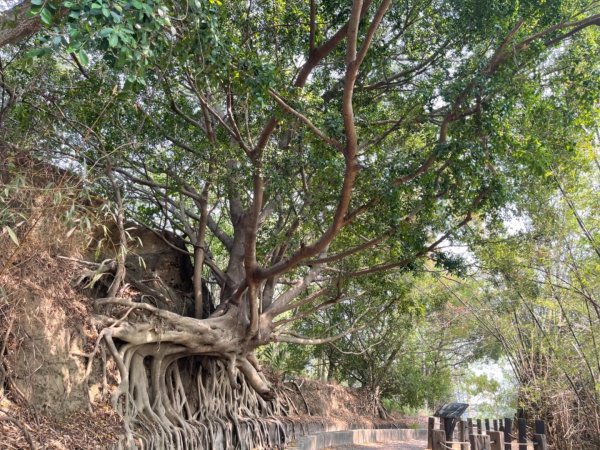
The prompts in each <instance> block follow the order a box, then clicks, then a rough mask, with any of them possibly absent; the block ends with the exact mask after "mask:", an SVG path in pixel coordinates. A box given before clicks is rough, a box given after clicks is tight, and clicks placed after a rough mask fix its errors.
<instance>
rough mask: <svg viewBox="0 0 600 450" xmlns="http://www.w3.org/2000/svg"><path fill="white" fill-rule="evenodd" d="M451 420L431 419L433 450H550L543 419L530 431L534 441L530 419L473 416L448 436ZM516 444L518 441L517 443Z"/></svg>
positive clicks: (430, 446)
mask: <svg viewBox="0 0 600 450" xmlns="http://www.w3.org/2000/svg"><path fill="white" fill-rule="evenodd" d="M447 420H456V419H443V418H440V419H439V424H437V425H438V426H437V427H436V422H437V421H438V419H437V418H435V417H430V418H429V424H428V440H427V448H428V449H429V450H447V449H459V450H512V449H515V450H516V449H518V450H528V449H531V448H532V447H531V445H533V450H548V444H547V442H546V430H545V424H544V421H543V420H536V421H535V425H534V428H533V430H531V432H530V433H529V434H530V436H531V438H532V440H531V441H528V437H527V435H528V432H527V421H526V420H525V419H517V420H516V421H514V420H513V419H493V420H491V421H490V419H485V420H483V421H482V420H481V419H477V420H476V421H473V419H467V420H460V421H456V425H457V426H456V428H455V430H454V432H453V433H452V435H450V436H446V431H445V430H446V429H447V427H446V424H445V421H447ZM513 443H514V444H516V445H514V446H513Z"/></svg>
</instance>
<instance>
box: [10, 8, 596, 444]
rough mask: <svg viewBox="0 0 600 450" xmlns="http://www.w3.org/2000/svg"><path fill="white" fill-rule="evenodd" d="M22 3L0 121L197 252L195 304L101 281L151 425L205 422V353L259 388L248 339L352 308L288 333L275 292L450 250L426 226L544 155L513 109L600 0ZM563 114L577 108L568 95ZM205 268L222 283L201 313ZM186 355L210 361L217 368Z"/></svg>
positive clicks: (248, 393) (158, 430)
mask: <svg viewBox="0 0 600 450" xmlns="http://www.w3.org/2000/svg"><path fill="white" fill-rule="evenodd" d="M32 4H33V5H34V6H35V8H33V11H34V13H35V14H38V15H39V18H40V20H41V22H42V23H43V24H44V25H45V29H44V32H43V33H42V34H41V35H40V44H38V45H37V46H34V48H30V50H29V52H28V53H27V55H28V57H29V58H18V59H17V60H14V61H13V62H12V63H11V65H10V66H8V67H3V79H4V80H5V81H3V84H4V85H5V86H13V85H21V84H22V81H23V80H24V79H25V80H28V82H29V83H30V84H29V85H28V86H30V89H29V90H28V92H24V93H23V101H22V102H21V103H19V104H18V106H14V107H13V111H12V114H11V116H10V117H9V118H8V119H7V120H8V121H9V122H8V123H9V125H8V126H7V125H5V127H6V130H8V131H7V133H6V138H5V139H12V140H14V141H15V142H17V140H20V142H21V145H27V146H30V145H31V144H32V143H34V142H35V144H36V147H37V148H39V152H40V154H42V153H45V155H46V157H47V155H48V154H52V153H53V152H54V155H55V156H56V155H57V154H58V157H59V158H61V160H62V161H63V162H64V161H65V158H71V160H72V161H74V162H75V164H76V165H78V166H79V167H83V166H85V167H87V168H96V169H98V168H101V170H102V171H104V172H106V173H107V176H108V178H109V179H110V180H111V182H110V183H106V191H108V192H123V193H124V200H123V202H121V203H123V205H122V207H121V208H120V211H121V212H122V213H125V212H127V214H129V215H131V216H137V217H139V218H140V219H141V220H145V221H146V222H149V223H152V224H154V225H155V226H156V225H162V226H163V227H166V228H169V229H172V230H176V231H177V232H179V233H181V234H182V235H183V236H184V237H185V239H186V242H187V245H188V249H189V253H190V257H191V258H192V259H193V261H194V264H195V274H194V286H195V292H194V296H195V302H196V317H195V318H192V317H181V316H179V315H176V314H173V313H170V312H168V311H163V310H159V309H157V308H155V307H153V306H151V305H149V304H147V303H135V302H131V301H129V300H125V299H123V298H120V297H118V295H117V296H111V297H108V298H105V299H102V300H100V301H98V305H99V306H109V305H110V306H119V307H122V308H123V314H121V315H115V316H109V315H107V316H105V317H104V318H103V320H104V324H105V325H106V328H105V329H104V331H103V337H104V340H105V341H106V344H107V346H108V348H109V350H110V351H111V352H112V355H113V357H114V358H115V360H116V361H117V364H118V367H119V370H120V372H121V377H122V382H121V388H120V391H119V395H117V396H116V398H115V404H118V403H119V402H120V401H123V402H124V406H123V408H124V409H123V410H124V411H125V412H126V413H127V414H128V417H130V418H131V419H132V420H134V421H135V422H134V423H136V424H138V425H139V426H141V427H142V428H144V429H145V430H146V432H147V433H149V434H150V435H152V436H154V437H153V438H150V440H149V442H150V443H152V444H149V445H156V446H159V447H160V446H163V447H169V448H177V447H178V446H181V439H183V438H185V439H189V440H198V441H201V440H202V439H205V438H206V436H207V435H209V434H210V433H208V432H205V431H203V428H201V427H195V428H192V427H190V426H189V425H186V423H188V422H190V423H194V421H199V418H202V419H204V418H205V417H206V416H205V413H204V412H200V410H199V409H197V408H198V407H199V406H198V405H201V404H202V403H204V404H205V406H206V403H207V402H208V400H206V399H205V397H204V396H205V395H206V392H207V389H208V388H207V387H206V386H205V385H202V384H196V385H195V384H194V383H193V382H191V380H192V379H193V378H192V376H190V375H189V374H190V373H192V372H193V373H197V372H198V371H200V372H201V371H202V370H203V369H202V367H204V368H205V369H204V370H205V372H204V373H210V374H211V375H212V376H214V377H217V378H218V379H220V378H226V379H228V380H229V385H228V386H229V387H227V386H225V385H222V384H219V386H221V387H220V389H222V392H223V393H224V394H223V395H228V396H231V397H233V396H234V394H233V393H232V392H238V391H237V389H238V388H239V389H241V391H239V392H241V393H242V394H240V396H241V397H242V400H240V401H243V402H245V405H246V406H247V407H248V408H250V406H248V405H252V407H257V405H259V404H260V405H263V406H262V407H263V408H266V406H264V405H265V403H264V401H265V400H271V399H273V397H274V391H273V389H272V387H271V386H270V385H269V384H268V383H267V381H266V379H265V378H264V376H262V374H261V372H260V367H259V364H258V362H257V360H256V358H255V356H254V351H255V350H256V349H257V348H258V347H259V346H262V345H265V344H267V343H271V342H287V343H297V344H320V343H326V342H329V341H334V340H336V339H339V338H341V337H343V336H345V335H346V334H348V333H349V332H352V331H354V330H355V329H356V328H355V327H350V328H349V329H346V330H343V331H341V332H339V333H336V334H334V335H327V336H314V335H311V336H299V335H297V334H295V333H294V332H292V331H290V329H289V326H290V324H291V322H290V321H289V320H287V319H286V318H285V317H288V316H286V314H290V312H292V311H297V310H298V308H303V307H304V308H308V312H311V311H313V312H314V311H318V310H320V309H322V308H325V307H327V306H328V305H331V304H340V303H342V302H344V300H345V299H347V298H348V295H351V296H355V295H358V296H359V297H360V298H361V299H363V300H361V301H363V302H365V304H368V303H369V296H370V294H369V291H368V288H369V284H370V283H371V284H372V283H374V281H373V280H377V277H378V276H379V275H380V274H386V273H390V272H398V271H403V270H411V269H414V268H416V267H418V266H419V264H422V262H421V260H422V259H423V258H424V257H429V258H431V259H434V260H435V261H436V262H437V263H438V264H440V265H442V266H446V267H452V265H453V264H454V261H453V258H451V257H449V256H448V255H446V254H444V252H443V251H442V250H441V249H440V248H439V247H440V244H442V243H443V242H444V241H446V240H448V239H452V238H457V237H460V234H461V232H462V230H463V229H464V226H465V225H466V224H467V223H469V222H471V221H472V220H473V218H474V217H476V216H479V215H481V216H483V217H487V216H488V215H490V214H492V213H493V212H494V211H497V210H498V208H499V207H500V206H501V205H503V204H504V203H506V202H507V201H509V200H510V199H512V198H513V197H514V195H516V192H517V188H518V183H517V181H518V180H519V179H520V177H521V176H522V173H523V171H526V172H528V173H530V174H531V175H532V176H533V175H537V174H539V173H540V171H541V172H542V173H544V169H545V167H544V164H543V162H542V163H540V158H539V155H540V151H541V150H540V149H539V148H538V147H536V146H535V145H534V142H532V141H531V140H527V139H525V140H522V139H520V138H519V136H517V135H516V134H515V133H513V132H512V130H511V129H507V128H505V125H506V124H510V123H511V122H513V121H515V120H518V118H520V117H522V116H523V115H527V114H530V113H531V111H529V110H528V107H529V106H530V105H532V104H535V103H536V101H537V100H538V99H540V98H543V97H544V96H545V95H546V92H545V84H546V83H547V82H548V80H551V79H553V78H554V77H558V76H560V75H562V74H563V73H564V71H565V70H569V66H567V67H563V66H561V64H560V62H561V61H564V59H565V58H566V57H567V56H569V55H576V57H578V58H580V59H582V60H585V61H586V63H587V64H588V65H589V67H590V68H592V69H593V70H595V69H597V63H598V59H597V54H598V52H594V51H593V45H592V44H591V43H592V42H593V41H594V39H596V38H597V30H596V29H595V25H598V24H600V15H599V14H598V7H597V5H596V3H595V2H591V3H590V2H577V1H575V2H559V1H552V2H546V3H544V5H543V6H542V5H538V4H537V3H534V2H533V3H532V2H528V3H527V4H525V5H521V4H519V3H511V2H496V3H494V4H493V5H486V6H485V7H483V6H482V5H481V4H480V2H479V1H474V0H472V1H469V0H466V1H461V2H455V1H452V2H448V1H427V0H425V1H423V0H415V1H408V2H392V1H391V0H382V1H380V2H374V1H371V0H364V1H361V0H355V1H353V2H349V3H344V2H336V1H333V2H331V1H325V2H316V1H310V2H307V3H302V4H297V3H293V2H278V1H277V2H272V1H257V2H250V3H247V4H246V3H244V4H241V3H240V4H227V5H225V4H221V3H220V2H218V1H217V0H208V1H202V0H199V1H194V2H189V3H180V2H151V1H146V2H144V1H137V0H133V1H125V0H120V1H116V2H110V3H109V2H102V1H97V0H96V1H93V2H92V1H83V2H62V3H60V2H38V1H36V2H32ZM28 45H31V44H23V48H24V49H25V48H27V46H28ZM51 48H58V49H62V50H63V51H64V52H66V54H68V55H70V58H69V59H66V58H64V59H60V56H52V55H50V54H48V53H49V49H51ZM62 54H65V53H62ZM59 55H60V54H59ZM69 64H72V66H71V67H72V68H73V70H70V69H69ZM40 67H43V68H46V70H41V72H36V71H35V70H36V68H40ZM48 68H51V69H48ZM33 73H38V74H40V75H39V76H38V78H33V79H32V78H30V76H29V74H33ZM591 73H593V72H591ZM591 77H592V75H591V74H590V75H589V76H585V74H583V75H581V76H580V77H579V78H578V79H577V80H575V83H577V85H578V86H586V83H590V80H591ZM582 89H583V88H582ZM5 90H6V89H5ZM594 101H595V100H594V96H593V95H592V96H591V98H590V97H586V96H583V95H582V96H581V97H578V98H575V99H572V102H573V105H574V106H575V107H576V108H578V109H579V110H581V111H588V110H591V109H592V108H593V107H594V105H593V102H594ZM538 113H539V115H540V120H543V117H545V116H546V115H550V114H552V111H551V110H541V111H538ZM577 120H583V122H586V121H589V120H591V119H590V118H587V119H581V117H579V116H578V117H573V116H571V117H565V121H567V122H574V121H577ZM548 133H553V130H548ZM122 241H123V240H122ZM122 244H123V245H125V244H126V243H125V242H122ZM119 265H122V261H121V262H120V264H119ZM202 278H205V279H208V280H209V281H210V282H211V283H212V285H213V286H214V296H215V298H218V299H219V305H218V308H217V310H216V311H215V312H214V313H213V314H212V315H211V316H210V317H204V318H203V315H202V313H201V311H202V310H203V305H204V303H205V302H206V301H207V299H206V298H204V296H203V294H202V289H201V285H202V283H201V280H202ZM375 282H376V281H375ZM117 294H118V292H117ZM391 307H392V306H391ZM129 310H131V311H134V313H131V312H130V313H127V312H126V311H129ZM113 311H115V310H114V309H113ZM282 316H284V318H283V319H282V318H281V317H282ZM198 356H210V357H212V358H216V359H217V360H218V361H221V362H218V363H214V364H216V365H214V366H212V367H213V369H210V370H212V372H210V371H208V369H206V367H207V364H208V363H204V364H205V365H204V366H202V365H200V364H194V361H197V359H195V358H197V357H198ZM186 362H189V364H186ZM206 371H208V372H206ZM239 373H241V374H242V376H239ZM240 383H242V384H243V386H242V387H240V386H239V385H240ZM245 383H247V384H248V385H249V386H250V389H247V388H246V387H244V386H246V385H245ZM255 393H258V394H259V395H260V397H262V399H259V398H256V396H255ZM238 398H239V397H238ZM217 402H218V401H217ZM221 402H223V400H221ZM208 409H209V410H211V411H218V412H219V413H220V414H222V415H223V416H224V417H227V414H228V413H227V411H226V408H224V407H222V406H219V407H216V406H214V404H213V405H211V406H210V408H208ZM202 411H204V410H202ZM185 421H188V422H185ZM240 430H241V428H240V427H238V438H239V439H240V440H241V441H243V440H245V439H250V437H249V434H248V433H246V434H244V432H243V431H240ZM207 433H208V434H207ZM152 439H155V440H152ZM206 439H208V438H206Z"/></svg>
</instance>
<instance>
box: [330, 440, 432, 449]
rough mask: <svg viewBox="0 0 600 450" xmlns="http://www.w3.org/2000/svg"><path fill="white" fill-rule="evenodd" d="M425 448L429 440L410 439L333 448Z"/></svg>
mask: <svg viewBox="0 0 600 450" xmlns="http://www.w3.org/2000/svg"><path fill="white" fill-rule="evenodd" d="M425 448H427V442H425V441H415V440H410V441H402V442H374V443H372V444H356V445H344V446H341V447H335V449H332V450H372V449H385V450H424V449H425Z"/></svg>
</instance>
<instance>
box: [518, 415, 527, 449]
mask: <svg viewBox="0 0 600 450" xmlns="http://www.w3.org/2000/svg"><path fill="white" fill-rule="evenodd" d="M517 424H518V427H519V450H527V421H526V420H525V419H522V418H521V419H519V420H518V421H517Z"/></svg>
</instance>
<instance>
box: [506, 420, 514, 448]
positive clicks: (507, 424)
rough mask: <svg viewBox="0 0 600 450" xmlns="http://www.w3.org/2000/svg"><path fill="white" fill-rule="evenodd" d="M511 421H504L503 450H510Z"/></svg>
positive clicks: (511, 439)
mask: <svg viewBox="0 0 600 450" xmlns="http://www.w3.org/2000/svg"><path fill="white" fill-rule="evenodd" d="M512 431H513V429H512V419H504V450H512V441H513V438H512Z"/></svg>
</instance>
